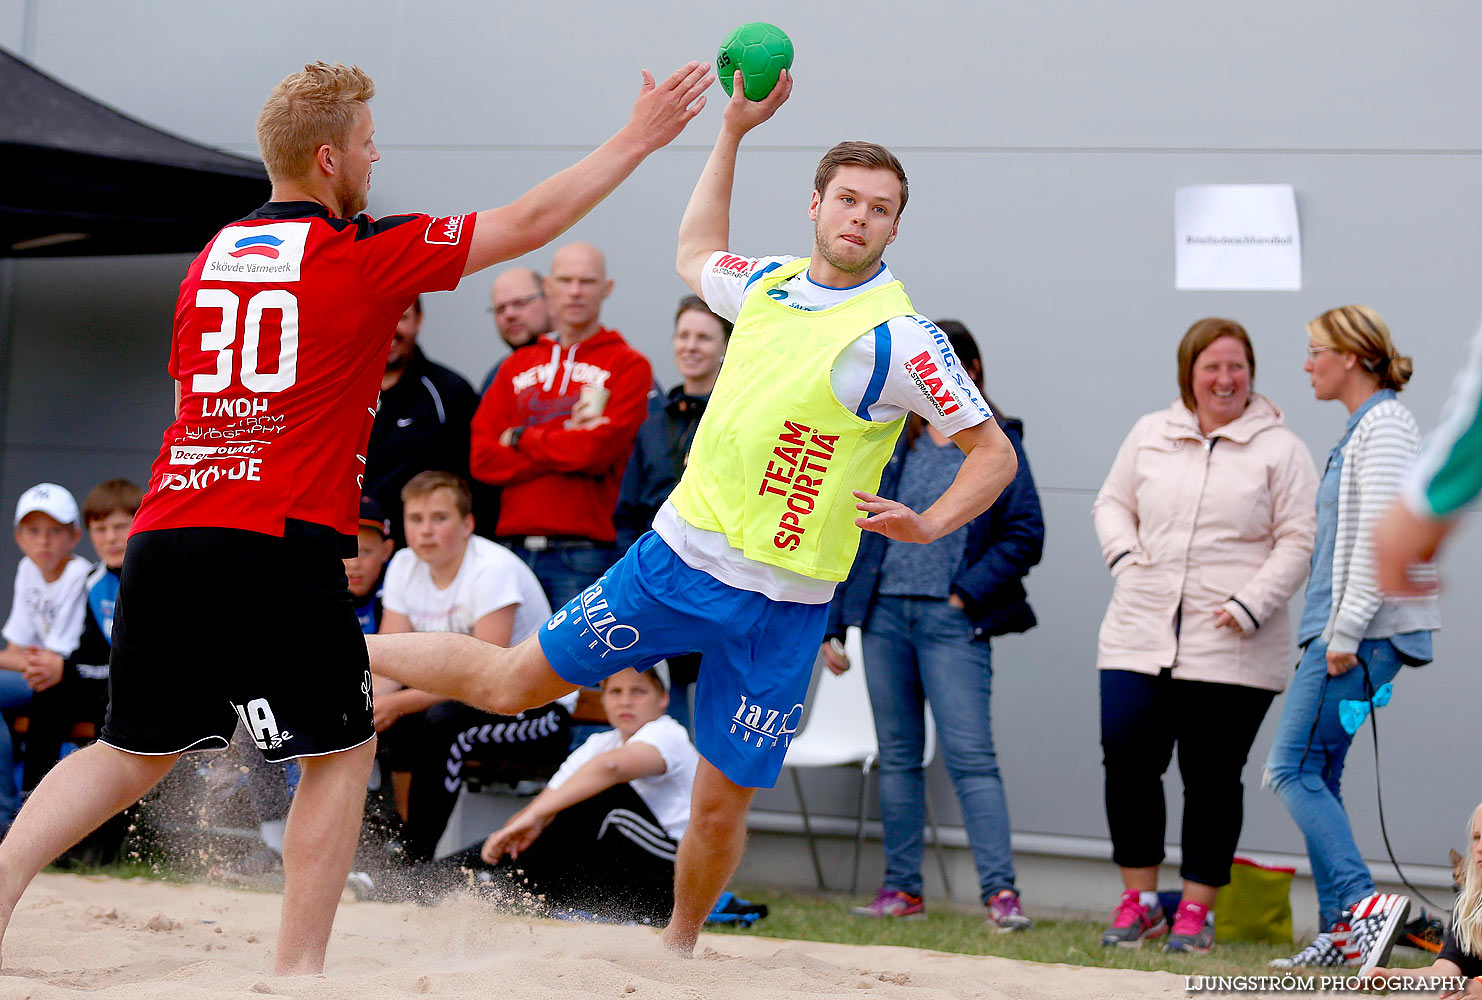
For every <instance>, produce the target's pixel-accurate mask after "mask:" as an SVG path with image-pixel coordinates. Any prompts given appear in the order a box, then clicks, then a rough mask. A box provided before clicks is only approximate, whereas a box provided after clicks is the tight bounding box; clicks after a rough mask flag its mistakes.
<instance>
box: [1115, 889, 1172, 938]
mask: <svg viewBox="0 0 1482 1000" xmlns="http://www.w3.org/2000/svg"><path fill="white" fill-rule="evenodd" d="M1167 933H1168V919H1167V918H1166V917H1165V916H1164V915H1163V907H1161V906H1158V905H1156V904H1154V905H1152V906H1147V905H1145V904H1144V903H1143V901H1142V894H1141V893H1140V892H1138V891H1137V890H1136V889H1127V890H1125V891H1123V893H1122V898H1121V899H1120V900H1119V901H1118V902H1117V908H1116V909H1115V910H1113V911H1112V922H1111V926H1110V927H1108V928H1107V929H1106V930H1104V931H1102V932H1101V944H1102V947H1105V948H1110V947H1111V946H1113V945H1117V946H1118V947H1122V948H1141V947H1142V943H1143V942H1144V941H1150V940H1152V939H1153V938H1158V937H1162V936H1163V935H1164V934H1167Z"/></svg>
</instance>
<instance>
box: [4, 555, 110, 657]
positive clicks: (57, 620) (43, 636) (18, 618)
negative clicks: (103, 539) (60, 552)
mask: <svg viewBox="0 0 1482 1000" xmlns="http://www.w3.org/2000/svg"><path fill="white" fill-rule="evenodd" d="M91 571H92V566H91V565H89V563H88V561H87V560H86V559H84V558H82V557H81V556H73V557H72V558H71V559H69V560H68V561H67V565H65V566H63V567H62V574H61V576H58V577H57V578H56V579H55V580H53V581H52V582H51V583H47V582H46V580H45V579H44V578H43V577H42V575H41V567H39V566H37V565H36V564H35V563H33V562H32V561H31V560H30V559H28V558H26V557H25V556H22V557H21V564H20V565H19V566H17V567H16V571H15V590H14V592H13V597H12V598H11V605H10V617H9V618H7V619H6V621H5V629H4V633H3V634H4V636H5V641H6V642H9V643H12V644H13V645H16V646H41V647H42V648H44V649H49V650H51V651H52V652H53V653H56V654H57V655H58V656H61V657H67V656H71V655H72V652H73V650H75V649H76V648H77V643H78V641H79V640H81V638H82V623H83V618H84V616H85V615H86V614H87V578H88V573H90V572H91Z"/></svg>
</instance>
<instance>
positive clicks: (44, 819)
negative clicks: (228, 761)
mask: <svg viewBox="0 0 1482 1000" xmlns="http://www.w3.org/2000/svg"><path fill="white" fill-rule="evenodd" d="M179 759H180V755H179V754H165V755H163V756H159V757H152V756H150V757H146V756H143V755H141V754H132V753H125V752H124V751H122V750H116V749H114V748H113V747H110V746H106V745H105V744H102V743H94V744H93V745H92V746H89V747H84V748H83V749H81V750H79V751H77V752H76V753H72V754H68V755H67V756H66V757H64V758H62V760H61V761H60V762H59V763H58V764H57V766H56V767H53V768H52V769H51V771H50V773H48V774H47V776H46V777H45V778H43V779H42V781H41V784H39V785H37V786H36V790H35V791H34V792H32V793H31V796H30V798H28V799H27V800H26V804H25V806H24V807H23V808H22V809H21V811H20V815H18V816H16V818H15V823H14V825H12V826H11V828H10V832H9V833H7V834H6V835H5V840H4V841H3V842H0V939H3V938H4V935H5V928H6V926H7V925H8V924H9V923H10V915H11V913H13V912H14V911H15V905H16V903H17V902H18V901H19V900H20V898H21V893H23V892H25V891H26V886H28V885H30V884H31V879H33V878H35V877H36V873H37V872H39V871H40V870H41V869H42V868H44V867H46V866H47V865H49V864H51V862H52V861H53V860H54V859H55V858H56V857H57V855H59V854H61V853H62V852H63V851H65V850H66V849H67V848H69V847H71V846H72V845H73V844H75V843H77V842H78V841H79V840H81V839H82V838H83V837H86V836H87V835H88V834H89V833H92V832H93V831H94V830H96V829H97V828H98V827H99V826H101V825H102V823H103V821H104V820H106V819H108V818H109V817H110V816H112V815H113V814H114V813H117V812H119V811H120V810H122V809H126V808H128V807H129V806H131V805H133V804H134V803H135V802H137V801H139V799H140V798H141V797H142V796H143V795H144V793H145V792H147V791H149V790H150V789H151V788H153V787H154V786H155V785H156V784H158V783H159V780H160V779H161V778H163V777H164V776H165V775H166V774H168V773H169V771H170V768H172V767H174V766H175V761H177V760H179Z"/></svg>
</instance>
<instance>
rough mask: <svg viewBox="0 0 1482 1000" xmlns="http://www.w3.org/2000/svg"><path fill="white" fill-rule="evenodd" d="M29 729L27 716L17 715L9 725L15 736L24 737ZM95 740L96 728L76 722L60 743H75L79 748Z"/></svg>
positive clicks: (86, 723) (29, 721)
mask: <svg viewBox="0 0 1482 1000" xmlns="http://www.w3.org/2000/svg"><path fill="white" fill-rule="evenodd" d="M30 728H31V719H30V717H29V716H25V715H18V716H16V717H15V719H13V720H12V721H11V723H10V731H11V732H13V733H15V734H16V735H17V736H24V735H25V734H26V730H28V729H30ZM97 738H98V729H97V727H96V726H94V725H93V724H92V723H91V722H78V723H75V724H74V725H73V726H72V729H71V731H70V732H69V733H68V734H67V735H66V736H64V737H62V741H63V742H64V743H76V744H77V745H78V746H81V745H82V744H84V743H91V742H92V741H93V740H95V739H97Z"/></svg>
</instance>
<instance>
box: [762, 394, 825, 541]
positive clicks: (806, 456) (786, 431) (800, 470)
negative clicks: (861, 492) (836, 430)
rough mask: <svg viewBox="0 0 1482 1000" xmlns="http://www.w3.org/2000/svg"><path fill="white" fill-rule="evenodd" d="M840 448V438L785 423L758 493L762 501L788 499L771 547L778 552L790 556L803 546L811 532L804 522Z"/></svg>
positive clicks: (792, 422) (799, 425) (794, 423)
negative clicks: (836, 450)
mask: <svg viewBox="0 0 1482 1000" xmlns="http://www.w3.org/2000/svg"><path fill="white" fill-rule="evenodd" d="M838 444H839V435H837V434H820V433H818V431H817V430H816V429H815V428H812V427H808V426H806V425H805V424H800V423H797V422H796V421H792V420H784V421H783V422H782V433H780V434H778V435H777V446H776V447H774V448H773V449H772V458H771V460H769V461H768V462H767V468H766V469H765V470H764V471H763V472H762V481H761V486H760V487H759V488H758V489H757V491H756V493H757V496H760V497H765V496H767V495H768V494H773V495H776V496H780V497H785V498H786V501H785V502H786V505H787V509H786V510H784V511H783V512H782V516H781V517H780V518H778V520H777V528H778V531H777V534H776V535H774V536H773V537H772V544H773V545H775V546H777V547H778V548H779V549H782V550H784V551H787V552H791V551H792V550H793V549H795V548H797V547H798V546H799V545H801V544H802V543H803V535H804V534H806V533H807V531H808V524H807V523H806V520H805V519H806V518H807V517H808V516H809V515H810V514H812V513H813V508H814V507H816V506H817V505H818V494H819V491H820V490H821V489H822V488H823V478H824V476H825V475H826V474H827V473H828V464H829V462H831V461H832V460H833V457H834V449H835V448H837V447H838Z"/></svg>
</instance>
